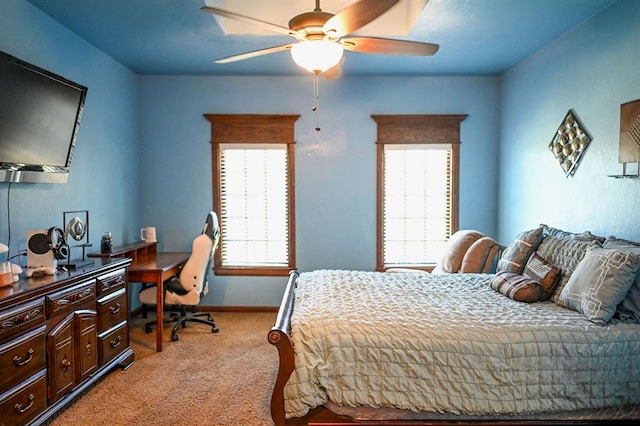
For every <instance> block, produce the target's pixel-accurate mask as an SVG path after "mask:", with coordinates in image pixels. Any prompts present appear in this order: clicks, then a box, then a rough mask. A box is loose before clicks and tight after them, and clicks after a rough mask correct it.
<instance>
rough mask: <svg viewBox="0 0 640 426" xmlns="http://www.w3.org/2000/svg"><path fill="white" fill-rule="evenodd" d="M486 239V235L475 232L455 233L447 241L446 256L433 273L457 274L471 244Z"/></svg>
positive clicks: (462, 231)
mask: <svg viewBox="0 0 640 426" xmlns="http://www.w3.org/2000/svg"><path fill="white" fill-rule="evenodd" d="M482 237H484V234H482V233H481V232H478V231H473V230H460V231H457V232H455V233H454V234H453V235H452V236H451V237H450V238H449V240H448V241H447V245H446V247H445V250H444V254H443V255H442V258H441V259H440V262H439V263H438V265H437V266H436V267H435V268H434V269H433V271H432V273H435V274H438V273H443V272H445V273H446V272H449V273H455V272H458V271H459V270H460V266H461V265H462V259H463V257H464V255H465V253H466V252H467V250H468V249H469V247H471V244H473V243H474V242H476V241H477V240H479V239H480V238H482Z"/></svg>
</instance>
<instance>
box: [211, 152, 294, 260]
mask: <svg viewBox="0 0 640 426" xmlns="http://www.w3.org/2000/svg"><path fill="white" fill-rule="evenodd" d="M220 149H221V155H220V158H221V161H220V171H221V188H222V191H221V194H220V195H221V207H222V215H221V217H222V218H223V223H222V226H221V230H222V235H221V245H222V250H221V252H222V266H223V267H246V266H251V267H256V266H258V267H263V266H264V267H270V266H287V265H288V264H289V256H288V253H289V251H288V235H289V229H288V217H287V205H288V200H287V197H288V164H287V161H288V160H287V144H264V143H261V144H221V146H220Z"/></svg>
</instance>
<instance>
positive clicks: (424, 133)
mask: <svg viewBox="0 0 640 426" xmlns="http://www.w3.org/2000/svg"><path fill="white" fill-rule="evenodd" d="M466 117H467V115H466V114H416V115H372V116H371V118H373V120H374V121H375V122H376V123H377V125H378V138H377V141H376V143H381V144H409V143H423V144H424V143H449V144H459V143H460V123H461V122H462V121H463V120H464V119H465V118H466Z"/></svg>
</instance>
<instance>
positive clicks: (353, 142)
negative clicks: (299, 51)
mask: <svg viewBox="0 0 640 426" xmlns="http://www.w3.org/2000/svg"><path fill="white" fill-rule="evenodd" d="M312 90H313V88H312V78H311V75H309V77H202V76H181V77H172V76H142V77H140V96H139V98H140V146H141V153H142V154H141V157H142V158H141V169H140V172H141V186H142V188H143V189H142V192H141V194H140V197H141V198H140V199H141V205H142V221H143V223H144V224H146V225H148V226H156V227H157V228H158V234H159V239H160V241H162V243H161V247H162V248H164V249H165V250H186V249H188V247H189V243H190V238H191V237H192V236H193V235H194V233H197V232H199V231H200V229H201V226H202V221H203V220H204V216H205V212H206V211H207V210H208V209H210V208H211V205H212V190H211V145H210V143H209V141H210V134H211V128H210V123H209V122H208V121H207V120H206V119H205V118H204V116H203V114H204V113H256V114H300V115H301V117H300V119H299V120H298V121H297V123H296V136H295V139H296V158H295V165H296V172H295V180H296V222H297V227H296V236H297V266H298V269H299V270H311V269H317V268H346V269H365V270H372V269H374V268H375V256H376V252H375V247H376V235H375V229H376V228H375V220H376V217H375V214H376V180H375V179H376V149H375V141H376V126H375V122H374V121H373V120H372V119H371V115H372V114H468V115H469V116H468V117H467V119H466V120H465V121H463V123H462V127H461V131H462V134H461V139H462V147H461V183H460V203H461V205H460V226H461V227H462V228H475V229H480V230H482V231H484V232H486V233H487V234H489V235H495V234H496V229H497V223H496V221H495V218H496V214H497V202H496V200H497V179H496V178H497V176H496V169H497V152H498V151H497V149H498V148H497V129H498V121H497V114H498V106H497V100H498V80H497V78H453V77H452V78H435V77H434V78H371V77H369V78H343V79H340V80H334V81H327V80H321V81H320V99H319V111H318V119H319V123H320V127H321V128H322V130H321V131H320V132H319V133H317V132H316V131H315V130H314V129H315V127H316V116H315V115H314V113H313V112H312V111H311V107H312V103H313V96H312V95H313V91H312ZM285 282H286V279H285V278H283V277H278V278H263V277H237V276H233V277H229V276H218V277H215V278H213V280H212V291H211V292H210V293H209V295H208V296H207V299H206V300H205V302H204V303H205V304H207V305H213V306H220V305H227V306H276V305H278V304H279V302H280V299H281V297H282V292H283V290H284V284H285Z"/></svg>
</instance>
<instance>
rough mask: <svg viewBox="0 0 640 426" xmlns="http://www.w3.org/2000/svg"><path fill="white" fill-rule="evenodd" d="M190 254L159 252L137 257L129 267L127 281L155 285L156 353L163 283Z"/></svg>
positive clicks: (160, 327)
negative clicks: (156, 317)
mask: <svg viewBox="0 0 640 426" xmlns="http://www.w3.org/2000/svg"><path fill="white" fill-rule="evenodd" d="M190 255H191V253H181V252H164V253H163V252H160V253H153V254H151V253H150V254H149V255H148V256H145V257H139V258H138V259H137V260H135V261H134V262H133V263H132V264H131V266H130V267H129V281H130V282H140V283H155V284H156V285H157V299H156V300H157V302H158V303H157V305H156V306H157V308H156V314H157V316H158V326H157V327H156V351H157V352H162V327H163V324H162V317H163V305H164V281H165V280H167V279H169V278H171V277H172V276H173V275H175V274H176V273H177V272H178V271H179V270H180V267H181V266H182V265H183V264H184V263H185V262H186V261H187V259H189V256H190Z"/></svg>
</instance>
